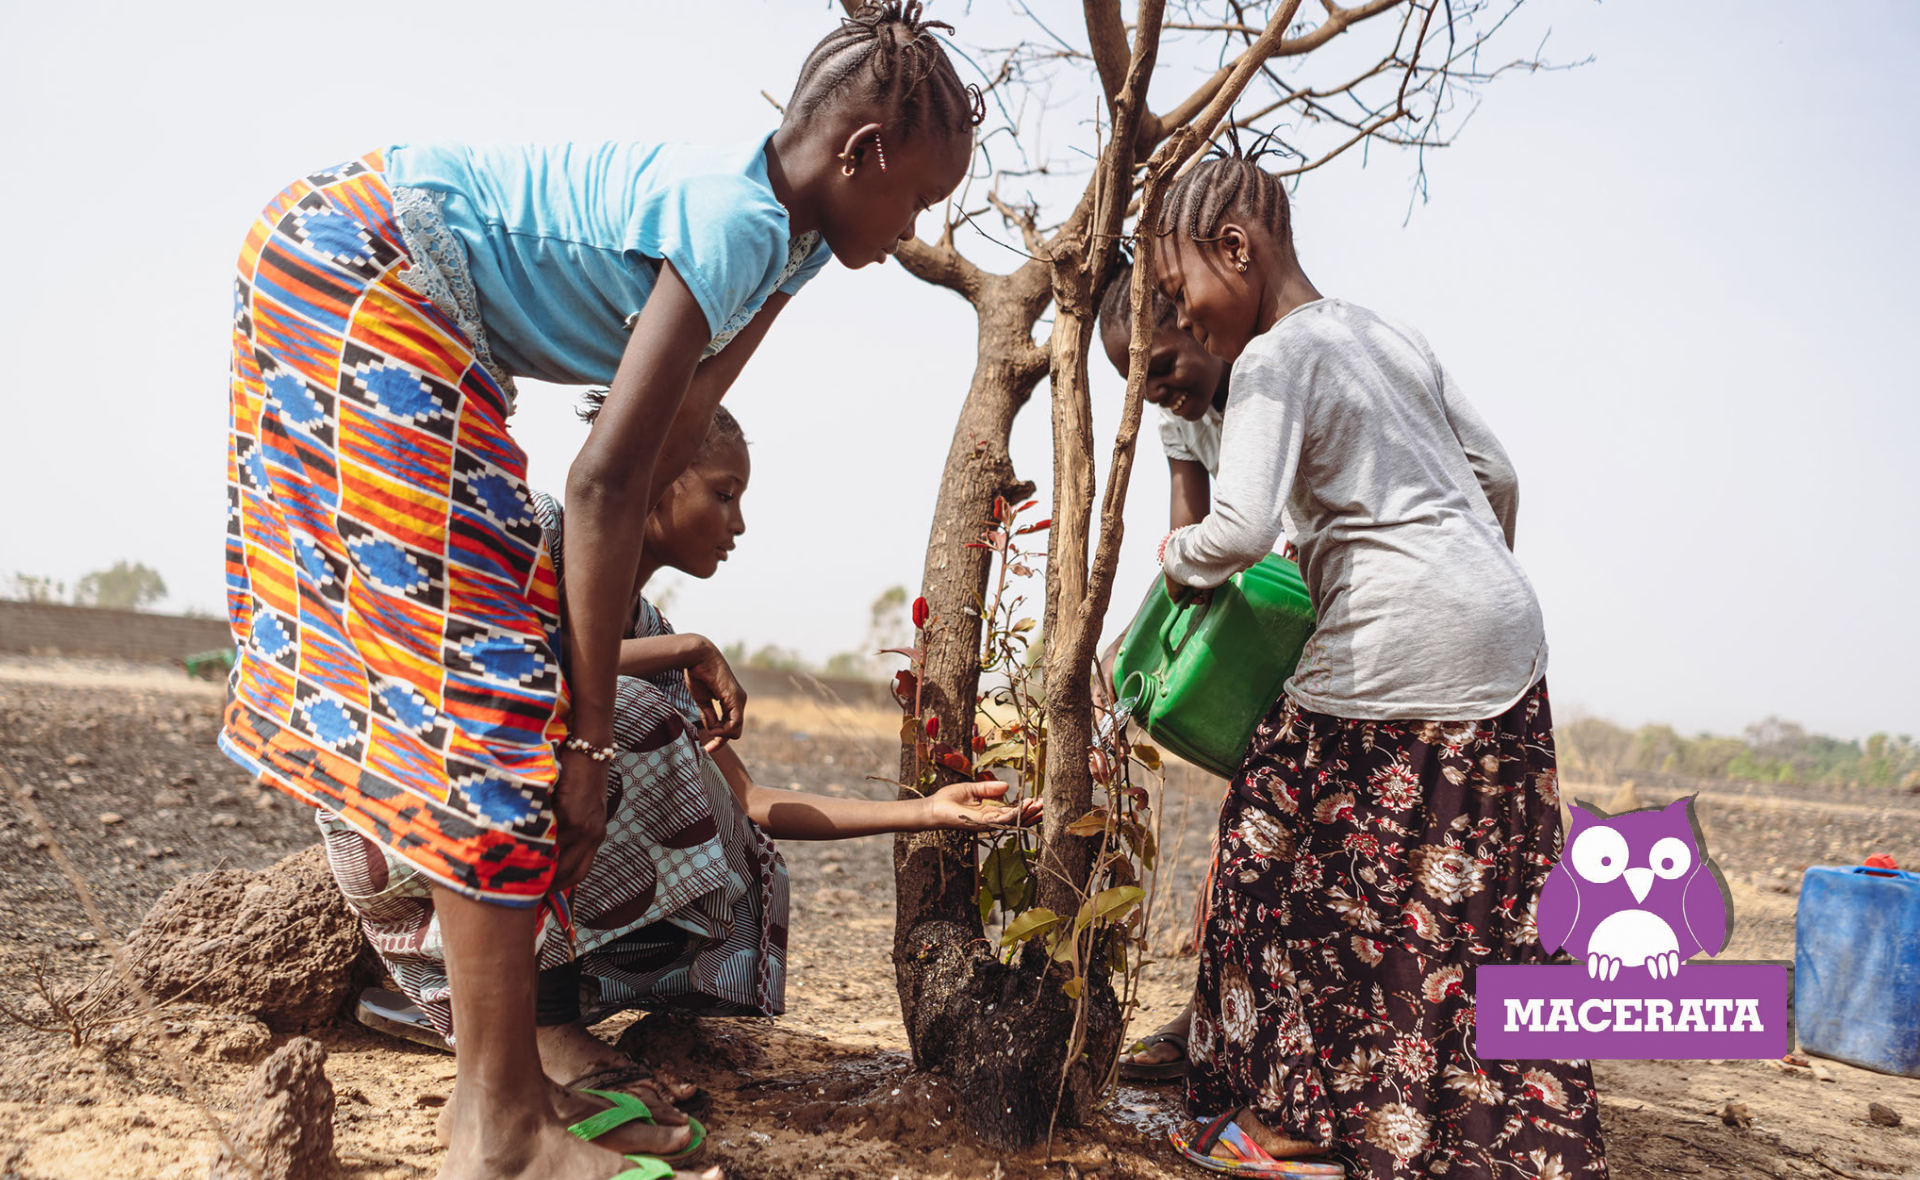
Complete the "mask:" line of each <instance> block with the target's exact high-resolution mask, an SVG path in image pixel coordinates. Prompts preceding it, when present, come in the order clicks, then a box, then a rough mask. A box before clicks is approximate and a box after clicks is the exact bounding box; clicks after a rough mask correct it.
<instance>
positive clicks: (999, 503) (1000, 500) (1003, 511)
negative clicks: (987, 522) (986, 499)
mask: <svg viewBox="0 0 1920 1180" xmlns="http://www.w3.org/2000/svg"><path fill="white" fill-rule="evenodd" d="M993 518H994V519H995V520H1005V519H1006V518H1007V498H1006V497H1005V496H995V497H994V498H993Z"/></svg>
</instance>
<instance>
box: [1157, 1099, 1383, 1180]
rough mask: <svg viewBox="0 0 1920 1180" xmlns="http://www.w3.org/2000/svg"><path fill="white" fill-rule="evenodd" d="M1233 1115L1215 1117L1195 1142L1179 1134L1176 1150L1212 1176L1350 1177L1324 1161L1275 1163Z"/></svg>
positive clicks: (1176, 1134) (1175, 1136) (1341, 1168)
mask: <svg viewBox="0 0 1920 1180" xmlns="http://www.w3.org/2000/svg"><path fill="white" fill-rule="evenodd" d="M1234 1113H1237V1112H1228V1113H1227V1114H1223V1115H1219V1116H1216V1117H1215V1118H1214V1119H1212V1120H1211V1121H1210V1122H1208V1123H1207V1124H1206V1125H1205V1126H1204V1127H1201V1128H1200V1134H1199V1135H1197V1136H1195V1137H1194V1139H1193V1141H1192V1142H1188V1141H1186V1140H1184V1139H1182V1138H1180V1133H1179V1132H1178V1131H1175V1132H1173V1133H1172V1134H1171V1135H1169V1136H1168V1138H1170V1139H1172V1140H1173V1146H1174V1148H1175V1150H1177V1151H1179V1153H1180V1154H1181V1155H1183V1156H1185V1157H1186V1158H1187V1159H1188V1160H1190V1161H1191V1162H1193V1163H1195V1164H1198V1165H1200V1166H1201V1167H1203V1168H1205V1169H1206V1170H1207V1171H1209V1172H1225V1173H1227V1174H1229V1175H1233V1176H1261V1177H1264V1176H1325V1177H1333V1178H1339V1177H1344V1176H1345V1175H1346V1174H1347V1169H1346V1167H1345V1166H1344V1165H1341V1164H1337V1163H1330V1162H1327V1161H1325V1160H1282V1159H1275V1158H1274V1157H1272V1156H1270V1155H1268V1154H1267V1153H1266V1152H1265V1151H1263V1150H1262V1149H1261V1147H1260V1145H1259V1144H1258V1143H1255V1142H1254V1141H1253V1138H1252V1137H1251V1136H1250V1135H1248V1134H1247V1133H1246V1132H1245V1131H1243V1130H1241V1129H1240V1127H1239V1124H1237V1123H1235V1122H1234V1121H1233V1116H1234Z"/></svg>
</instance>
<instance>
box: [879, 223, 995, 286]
mask: <svg viewBox="0 0 1920 1180" xmlns="http://www.w3.org/2000/svg"><path fill="white" fill-rule="evenodd" d="M942 239H943V240H942V241H941V242H939V243H938V244H934V245H929V244H928V243H926V242H922V241H920V240H918V239H915V240H914V241H911V242H902V243H900V249H899V250H898V251H896V252H895V253H894V256H893V257H894V261H896V262H898V263H899V264H900V265H901V266H903V267H905V268H906V271H907V273H908V274H910V275H912V276H913V277H914V278H916V279H919V280H920V281H922V282H926V283H932V284H933V285H934V286H936V287H945V288H946V289H947V290H949V291H955V292H958V293H959V295H960V296H961V298H963V299H965V300H966V301H967V302H969V303H973V304H978V303H979V302H980V291H981V286H982V279H983V278H984V277H985V274H984V272H983V271H981V269H980V268H979V267H977V266H975V265H974V264H973V263H972V262H969V261H968V260H967V258H966V256H965V255H963V254H961V253H960V251H959V250H957V249H955V248H954V245H953V232H952V229H951V227H949V229H948V231H947V233H946V234H943V235H942Z"/></svg>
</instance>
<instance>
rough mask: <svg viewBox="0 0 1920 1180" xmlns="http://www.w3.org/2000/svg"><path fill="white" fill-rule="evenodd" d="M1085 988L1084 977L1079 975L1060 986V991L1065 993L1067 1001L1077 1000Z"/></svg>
mask: <svg viewBox="0 0 1920 1180" xmlns="http://www.w3.org/2000/svg"><path fill="white" fill-rule="evenodd" d="M1086 986H1087V981H1086V977H1085V976H1081V975H1076V976H1074V977H1073V978H1072V979H1069V980H1067V981H1066V982H1065V983H1063V984H1061V985H1060V990H1061V991H1063V992H1065V993H1067V998H1068V999H1069V1000H1077V999H1079V998H1080V992H1081V991H1082V990H1083V989H1085V987H1086Z"/></svg>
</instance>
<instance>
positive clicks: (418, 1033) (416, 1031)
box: [353, 987, 453, 1053]
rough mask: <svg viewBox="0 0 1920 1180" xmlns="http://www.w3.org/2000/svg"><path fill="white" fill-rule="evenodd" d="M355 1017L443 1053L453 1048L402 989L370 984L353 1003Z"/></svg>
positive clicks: (371, 1026)
mask: <svg viewBox="0 0 1920 1180" xmlns="http://www.w3.org/2000/svg"><path fill="white" fill-rule="evenodd" d="M353 1018H354V1019H355V1020H357V1021H359V1022H360V1023H361V1024H364V1025H366V1026H367V1027H368V1028H370V1029H372V1030H373V1031H375V1032H382V1033H386V1034H387V1035H388V1036H390V1037H399V1038H400V1039H401V1040H403V1041H412V1042H413V1043H414V1044H416V1045H424V1046H426V1047H427V1048H429V1049H438V1050H440V1052H442V1053H451V1052H453V1046H451V1045H449V1044H447V1042H446V1039H445V1038H443V1037H442V1036H441V1035H440V1032H439V1030H438V1029H436V1028H434V1027H433V1022H432V1021H430V1020H428V1019H427V1014H426V1013H425V1012H422V1011H421V1010H420V1009H419V1007H418V1006H416V1005H415V1004H414V1002H413V1001H412V1000H409V999H408V998H407V997H405V996H403V995H401V994H400V993H399V992H396V991H389V990H388V989H386V988H384V987H370V988H368V989H367V990H365V991H363V992H361V993H360V1000H359V1002H358V1003H356V1004H355V1005H354V1006H353Z"/></svg>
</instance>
